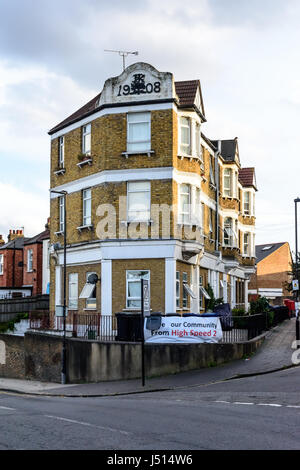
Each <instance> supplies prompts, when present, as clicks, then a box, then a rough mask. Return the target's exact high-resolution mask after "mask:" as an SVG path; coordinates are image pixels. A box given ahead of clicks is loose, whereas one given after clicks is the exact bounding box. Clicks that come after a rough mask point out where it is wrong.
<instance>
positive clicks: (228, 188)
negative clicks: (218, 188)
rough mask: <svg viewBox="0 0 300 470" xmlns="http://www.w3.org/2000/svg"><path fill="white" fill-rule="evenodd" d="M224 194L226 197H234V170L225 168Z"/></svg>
mask: <svg viewBox="0 0 300 470" xmlns="http://www.w3.org/2000/svg"><path fill="white" fill-rule="evenodd" d="M228 183H229V185H228ZM223 194H224V196H225V197H232V168H224V173H223Z"/></svg>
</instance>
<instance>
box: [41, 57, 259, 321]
mask: <svg viewBox="0 0 300 470" xmlns="http://www.w3.org/2000/svg"><path fill="white" fill-rule="evenodd" d="M205 122H206V117H205V111H204V105H203V98H202V92H201V86H200V81H199V80H190V81H179V82H175V81H174V78H173V75H172V74H171V73H169V72H166V73H165V72H159V71H157V70H156V69H155V68H154V67H153V66H151V65H149V64H146V63H135V64H133V65H131V66H129V67H127V68H126V69H125V70H124V71H123V73H121V75H119V76H117V77H113V78H109V79H108V80H106V82H105V84H104V87H103V90H102V92H101V93H99V94H98V95H97V96H96V97H95V98H93V99H92V100H91V101H89V102H88V103H87V104H86V105H84V106H83V107H81V108H80V109H79V110H78V111H76V112H75V113H74V114H72V115H71V116H69V117H67V118H66V119H65V120H64V121H62V122H61V123H60V124H58V125H56V126H55V127H53V129H51V130H50V132H49V134H50V136H51V189H52V191H53V190H54V191H66V192H67V195H66V220H65V218H64V213H65V212H64V196H63V195H61V194H59V193H57V192H56V193H55V192H51V230H50V232H51V244H52V246H54V248H55V249H54V250H52V251H53V256H52V257H51V291H50V309H51V311H52V312H54V311H55V307H56V305H61V304H62V302H63V259H64V258H63V245H64V229H65V224H66V230H67V256H66V263H67V267H66V270H67V283H66V289H67V292H66V296H67V304H68V307H69V309H70V310H72V311H74V312H78V313H85V312H94V313H98V314H102V315H113V314H115V313H116V312H136V311H139V309H140V306H141V298H140V279H141V278H142V277H143V278H146V279H149V281H150V303H151V305H150V307H151V310H152V311H153V312H158V311H159V312H164V313H175V312H177V313H184V312H193V313H199V312H200V313H201V312H204V311H205V308H206V302H207V300H208V298H209V292H211V291H210V289H209V288H208V285H210V286H211V288H212V289H213V292H214V296H215V297H216V298H219V297H222V298H223V300H224V301H225V302H229V303H230V304H231V307H236V306H241V305H242V306H245V307H246V308H247V304H248V300H247V299H248V281H249V278H250V276H251V274H253V273H254V270H255V193H256V190H257V188H256V181H255V171H254V168H242V167H241V163H240V154H239V146H238V140H237V138H233V139H230V140H216V139H209V138H207V137H206V136H205V135H204V133H203V127H204V124H205ZM91 273H96V274H97V276H98V279H99V281H98V282H97V283H96V284H94V285H93V287H91V288H90V289H86V288H85V289H84V287H86V286H88V284H87V279H88V276H89V275H90V274H91ZM208 291H209V292H208ZM87 292H88V294H86V293H87Z"/></svg>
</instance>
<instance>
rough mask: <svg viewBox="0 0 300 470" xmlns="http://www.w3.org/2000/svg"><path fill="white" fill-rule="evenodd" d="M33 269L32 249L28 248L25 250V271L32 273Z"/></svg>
mask: <svg viewBox="0 0 300 470" xmlns="http://www.w3.org/2000/svg"><path fill="white" fill-rule="evenodd" d="M32 271H33V250H32V249H31V248H30V249H29V250H27V272H28V273H32Z"/></svg>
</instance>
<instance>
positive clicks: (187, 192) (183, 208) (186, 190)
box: [178, 184, 191, 224]
mask: <svg viewBox="0 0 300 470" xmlns="http://www.w3.org/2000/svg"><path fill="white" fill-rule="evenodd" d="M178 216H179V217H178V223H179V224H189V223H190V222H191V186H190V185H189V184H181V185H180V186H179V205H178Z"/></svg>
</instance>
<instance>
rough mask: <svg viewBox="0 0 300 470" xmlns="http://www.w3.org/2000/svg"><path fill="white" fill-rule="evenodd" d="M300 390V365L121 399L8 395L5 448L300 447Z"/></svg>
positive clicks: (3, 400)
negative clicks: (269, 372)
mask: <svg viewBox="0 0 300 470" xmlns="http://www.w3.org/2000/svg"><path fill="white" fill-rule="evenodd" d="M299 390H300V369H299V367H294V368H291V369H287V370H283V371H281V372H275V373H271V374H265V375H258V376H254V377H249V378H243V379H235V380H230V381H223V382H218V383H213V384H207V385H201V386H188V387H182V388H177V389H176V390H172V391H164V392H151V393H139V394H132V395H124V396H119V397H117V396H116V397H103V398H71V397H66V398H64V397H49V396H48V397H47V396H40V397H39V396H29V395H18V394H14V393H10V392H0V449H2V450H21V449H27V450H54V449H57V450H79V449H83V450H100V449H106V450H152V449H156V450H160V449H161V450H202V449H203V450H204V449H205V450H215V449H220V450H254V449H257V450H260V449H261V450H270V449H274V450H275V449H276V450H287V449H295V450H296V449H299V447H300V445H299V438H300V433H299V426H300V395H299Z"/></svg>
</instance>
